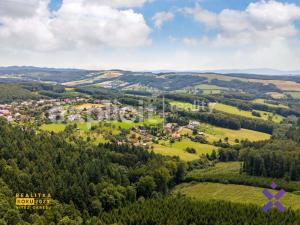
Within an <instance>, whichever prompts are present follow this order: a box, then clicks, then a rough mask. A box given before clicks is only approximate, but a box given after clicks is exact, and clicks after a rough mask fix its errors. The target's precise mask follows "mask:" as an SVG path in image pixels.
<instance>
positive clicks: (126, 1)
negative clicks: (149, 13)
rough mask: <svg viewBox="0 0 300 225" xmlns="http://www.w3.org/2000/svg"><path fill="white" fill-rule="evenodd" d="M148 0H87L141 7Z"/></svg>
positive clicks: (89, 0) (102, 3) (116, 5)
mask: <svg viewBox="0 0 300 225" xmlns="http://www.w3.org/2000/svg"><path fill="white" fill-rule="evenodd" d="M146 1H147V0H85V3H86V4H93V5H102V6H111V7H114V8H134V7H141V6H143V5H144V4H145V3H146Z"/></svg>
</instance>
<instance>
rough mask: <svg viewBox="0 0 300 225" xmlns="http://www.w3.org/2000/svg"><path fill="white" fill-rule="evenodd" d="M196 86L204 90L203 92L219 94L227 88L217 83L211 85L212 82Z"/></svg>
mask: <svg viewBox="0 0 300 225" xmlns="http://www.w3.org/2000/svg"><path fill="white" fill-rule="evenodd" d="M195 87H196V88H199V89H200V90H202V91H203V94H219V93H221V91H222V90H227V88H225V87H219V86H216V85H210V84H200V85H197V86H195Z"/></svg>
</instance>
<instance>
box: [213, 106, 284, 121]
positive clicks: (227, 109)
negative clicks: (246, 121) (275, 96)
mask: <svg viewBox="0 0 300 225" xmlns="http://www.w3.org/2000/svg"><path fill="white" fill-rule="evenodd" d="M210 108H211V109H214V110H218V111H222V112H226V113H230V114H234V115H239V116H244V117H247V118H256V119H263V120H268V116H269V115H271V116H273V121H274V122H276V123H280V122H281V121H282V120H283V119H284V117H283V116H280V115H278V114H276V115H273V114H272V113H269V112H265V111H259V110H255V111H256V112H259V113H260V114H261V117H256V116H253V115H252V112H251V111H245V110H240V109H238V108H237V107H234V106H230V105H225V104H222V103H211V104H210Z"/></svg>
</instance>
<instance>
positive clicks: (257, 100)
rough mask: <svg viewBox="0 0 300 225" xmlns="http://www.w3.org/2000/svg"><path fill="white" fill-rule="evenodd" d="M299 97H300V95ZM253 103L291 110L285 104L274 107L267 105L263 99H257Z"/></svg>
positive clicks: (271, 105) (272, 105)
mask: <svg viewBox="0 0 300 225" xmlns="http://www.w3.org/2000/svg"><path fill="white" fill-rule="evenodd" d="M299 97H300V94H299ZM252 102H254V103H258V104H263V105H267V106H270V107H274V108H285V109H288V108H289V107H288V106H287V105H283V104H278V105H274V104H270V103H266V102H265V99H262V98H258V99H255V100H253V101H252Z"/></svg>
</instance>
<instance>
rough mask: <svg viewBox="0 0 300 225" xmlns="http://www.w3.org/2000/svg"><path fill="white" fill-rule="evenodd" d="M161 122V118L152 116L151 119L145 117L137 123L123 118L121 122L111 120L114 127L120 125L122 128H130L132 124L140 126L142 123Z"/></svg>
mask: <svg viewBox="0 0 300 225" xmlns="http://www.w3.org/2000/svg"><path fill="white" fill-rule="evenodd" d="M162 122H163V119H162V118H160V117H154V118H151V119H145V120H144V122H138V123H135V122H134V121H131V120H123V121H122V122H120V121H113V122H112V125H115V126H116V127H121V128H123V129H130V128H132V127H134V126H142V125H146V126H155V125H159V124H161V123H162Z"/></svg>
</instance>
